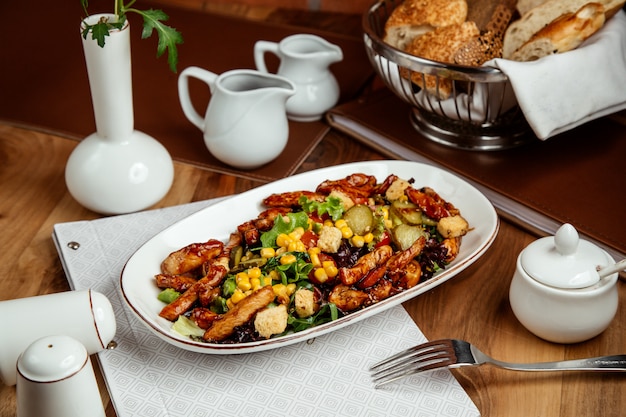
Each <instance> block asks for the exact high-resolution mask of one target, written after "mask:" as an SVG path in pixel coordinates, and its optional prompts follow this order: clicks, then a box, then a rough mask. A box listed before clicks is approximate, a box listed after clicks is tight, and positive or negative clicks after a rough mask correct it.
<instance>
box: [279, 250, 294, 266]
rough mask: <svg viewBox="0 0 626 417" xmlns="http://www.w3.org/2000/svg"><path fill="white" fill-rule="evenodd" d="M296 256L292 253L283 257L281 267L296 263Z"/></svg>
mask: <svg viewBox="0 0 626 417" xmlns="http://www.w3.org/2000/svg"><path fill="white" fill-rule="evenodd" d="M296 261H297V259H296V256H295V255H293V254H291V253H287V254H285V255H283V256H281V257H280V264H281V265H288V264H292V263H294V262H296Z"/></svg>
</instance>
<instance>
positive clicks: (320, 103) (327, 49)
mask: <svg viewBox="0 0 626 417" xmlns="http://www.w3.org/2000/svg"><path fill="white" fill-rule="evenodd" d="M267 52H269V53H272V54H274V55H276V56H277V57H278V58H279V59H280V64H279V66H278V71H277V73H278V75H281V76H283V77H285V78H288V79H289V80H291V81H293V82H294V84H295V85H296V94H295V95H294V96H293V97H291V98H290V99H289V100H288V101H287V115H288V117H289V119H291V120H296V121H301V122H308V121H314V120H319V119H320V118H321V117H322V115H323V114H324V112H326V111H327V110H329V109H330V108H332V107H333V106H334V105H335V104H337V101H338V100H339V84H338V83H337V79H336V78H335V76H334V75H333V73H332V72H331V71H330V68H329V67H330V65H331V64H333V63H335V62H339V61H341V60H342V59H343V52H342V51H341V48H340V47H338V46H337V45H333V44H331V43H330V42H328V41H326V40H325V39H323V38H320V37H319V36H315V35H309V34H298V35H292V36H288V37H286V38H284V39H283V40H282V41H280V42H279V43H276V42H269V41H257V42H256V43H255V45H254V62H255V64H256V67H257V69H258V70H259V71H261V72H265V73H267V72H269V71H268V69H267V65H266V62H265V53H267Z"/></svg>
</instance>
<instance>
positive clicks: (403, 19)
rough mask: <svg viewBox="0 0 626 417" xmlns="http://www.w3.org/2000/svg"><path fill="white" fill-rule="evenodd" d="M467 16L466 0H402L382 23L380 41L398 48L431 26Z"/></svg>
mask: <svg viewBox="0 0 626 417" xmlns="http://www.w3.org/2000/svg"><path fill="white" fill-rule="evenodd" d="M466 18H467V2H466V0H405V1H404V2H402V3H401V4H400V5H399V6H397V7H396V8H395V9H394V10H393V11H392V12H391V15H390V16H389V18H388V19H387V22H386V23H385V36H384V39H383V40H384V41H385V42H386V43H387V44H389V45H391V46H393V47H395V48H398V49H400V50H404V49H405V48H406V46H407V45H408V44H409V43H410V42H411V41H412V40H413V39H415V38H417V37H420V36H422V35H424V34H425V33H428V32H430V31H432V30H434V29H435V28H438V27H443V26H448V25H455V24H460V23H463V22H464V21H465V19H466Z"/></svg>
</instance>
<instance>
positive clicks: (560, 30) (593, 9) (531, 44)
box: [510, 3, 605, 61]
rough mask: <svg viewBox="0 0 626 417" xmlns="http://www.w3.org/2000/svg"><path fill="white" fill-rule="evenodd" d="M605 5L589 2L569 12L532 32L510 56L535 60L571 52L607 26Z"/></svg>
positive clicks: (514, 59) (517, 58)
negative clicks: (528, 38)
mask: <svg viewBox="0 0 626 417" xmlns="http://www.w3.org/2000/svg"><path fill="white" fill-rule="evenodd" d="M604 20H605V16H604V6H603V5H601V4H599V3H588V4H586V5H584V6H582V7H581V8H580V9H578V11H576V13H567V14H564V15H563V16H561V17H559V18H557V19H555V20H554V21H552V22H551V23H550V24H548V26H546V27H544V28H543V29H541V30H540V31H539V32H537V33H536V34H535V35H533V36H532V37H531V38H530V40H528V42H526V43H524V44H523V45H522V46H521V47H520V48H518V49H517V50H516V51H515V52H514V53H513V54H512V55H511V57H510V59H511V60H513V61H534V60H537V59H539V58H543V57H544V56H547V55H551V54H556V53H561V52H567V51H571V50H572V49H575V48H577V47H578V46H579V45H580V44H581V43H582V42H583V41H584V40H585V39H587V38H588V37H589V36H591V35H592V34H594V33H595V32H596V31H597V30H598V29H600V28H601V27H602V25H604Z"/></svg>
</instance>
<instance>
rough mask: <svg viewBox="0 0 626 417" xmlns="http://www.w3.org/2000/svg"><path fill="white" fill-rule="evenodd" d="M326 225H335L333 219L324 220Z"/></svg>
mask: <svg viewBox="0 0 626 417" xmlns="http://www.w3.org/2000/svg"><path fill="white" fill-rule="evenodd" d="M324 226H328V227H333V226H334V224H333V221H332V220H324Z"/></svg>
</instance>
